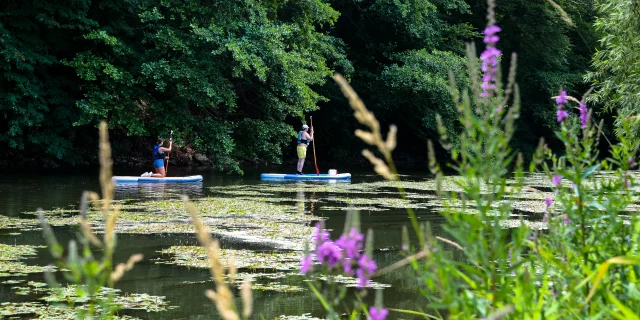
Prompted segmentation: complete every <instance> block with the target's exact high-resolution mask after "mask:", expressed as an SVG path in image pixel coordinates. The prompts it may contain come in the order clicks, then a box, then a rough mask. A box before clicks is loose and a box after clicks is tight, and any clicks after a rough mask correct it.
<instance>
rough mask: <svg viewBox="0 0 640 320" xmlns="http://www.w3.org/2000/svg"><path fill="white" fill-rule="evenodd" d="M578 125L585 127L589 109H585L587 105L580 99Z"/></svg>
mask: <svg viewBox="0 0 640 320" xmlns="http://www.w3.org/2000/svg"><path fill="white" fill-rule="evenodd" d="M578 110H580V127H581V128H582V130H584V129H586V128H587V123H588V122H589V109H587V105H586V104H585V103H584V101H580V107H579V108H578Z"/></svg>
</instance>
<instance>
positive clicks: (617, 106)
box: [585, 0, 640, 139]
mask: <svg viewBox="0 0 640 320" xmlns="http://www.w3.org/2000/svg"><path fill="white" fill-rule="evenodd" d="M595 2H596V7H597V10H598V18H597V20H596V22H595V28H596V31H597V32H598V34H599V37H600V47H601V48H600V50H598V51H597V52H596V53H595V54H594V55H593V59H592V61H591V65H592V71H591V72H589V73H588V74H587V75H586V77H585V79H586V80H587V81H590V82H591V83H593V85H594V86H595V89H596V90H595V91H594V93H593V94H592V95H590V96H589V100H590V101H593V102H596V103H598V104H600V105H603V106H604V107H605V110H606V111H614V110H615V111H616V113H619V115H620V116H619V117H618V118H617V119H616V127H617V130H616V133H617V134H618V135H620V133H621V131H620V130H621V128H622V120H623V119H624V118H626V117H629V116H635V115H637V114H638V113H639V112H640V33H639V31H640V19H638V17H640V3H638V1H633V0H622V1H610V0H600V1H595ZM633 133H634V137H635V139H637V138H638V136H639V134H640V126H638V125H637V123H636V124H635V125H634V126H633Z"/></svg>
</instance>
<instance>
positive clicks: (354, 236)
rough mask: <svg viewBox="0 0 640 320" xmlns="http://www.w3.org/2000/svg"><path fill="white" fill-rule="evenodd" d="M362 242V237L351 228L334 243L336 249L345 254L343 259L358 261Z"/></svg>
mask: <svg viewBox="0 0 640 320" xmlns="http://www.w3.org/2000/svg"><path fill="white" fill-rule="evenodd" d="M362 240H364V235H363V234H362V233H360V232H358V230H356V228H351V231H349V234H348V235H344V234H343V235H342V236H340V238H339V239H338V240H337V241H336V244H337V245H338V247H340V248H341V249H342V250H344V252H345V257H347V258H349V259H358V258H359V257H360V250H362Z"/></svg>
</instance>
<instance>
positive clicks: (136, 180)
mask: <svg viewBox="0 0 640 320" xmlns="http://www.w3.org/2000/svg"><path fill="white" fill-rule="evenodd" d="M112 179H113V182H115V183H186V182H198V181H202V176H200V175H198V176H186V177H165V178H153V177H136V176H113V178H112Z"/></svg>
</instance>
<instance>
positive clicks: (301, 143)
mask: <svg viewBox="0 0 640 320" xmlns="http://www.w3.org/2000/svg"><path fill="white" fill-rule="evenodd" d="M307 131H309V126H308V125H306V124H303V125H302V130H301V131H300V132H298V147H297V151H298V168H297V169H298V170H297V171H296V174H299V175H302V174H303V173H302V167H304V160H305V159H306V158H307V146H308V145H309V143H311V141H312V140H313V128H311V135H309V133H308V132H307Z"/></svg>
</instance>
